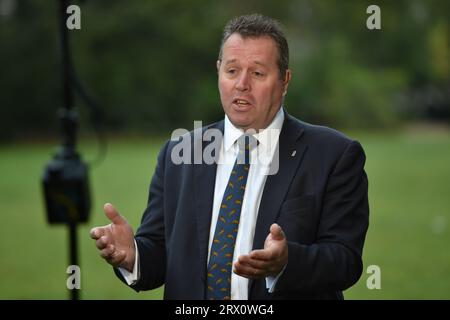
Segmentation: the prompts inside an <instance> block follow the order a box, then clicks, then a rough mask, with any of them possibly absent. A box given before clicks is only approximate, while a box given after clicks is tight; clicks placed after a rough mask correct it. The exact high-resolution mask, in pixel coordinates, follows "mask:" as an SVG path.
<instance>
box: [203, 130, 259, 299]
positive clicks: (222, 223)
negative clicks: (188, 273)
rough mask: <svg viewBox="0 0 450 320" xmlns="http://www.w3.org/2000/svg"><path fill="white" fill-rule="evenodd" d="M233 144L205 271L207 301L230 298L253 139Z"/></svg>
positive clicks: (247, 137)
mask: <svg viewBox="0 0 450 320" xmlns="http://www.w3.org/2000/svg"><path fill="white" fill-rule="evenodd" d="M237 142H238V145H239V153H238V156H237V158H236V162H235V163H234V166H233V169H232V170H231V174H230V178H229V179H228V184H227V186H226V188H225V192H224V194H223V199H222V203H221V204H220V210H219V216H218V218H217V224H216V230H215V232H214V239H213V242H212V245H211V252H210V258H209V263H208V269H207V290H206V298H207V299H213V300H224V299H230V297H231V267H232V263H233V253H234V246H235V242H236V236H237V232H238V228H239V218H240V215H241V208H242V202H243V199H244V193H245V185H246V183H247V177H248V172H249V169H250V150H251V149H252V147H253V146H254V145H255V144H254V142H256V139H254V138H253V137H252V136H241V137H240V138H239V139H238V141H237Z"/></svg>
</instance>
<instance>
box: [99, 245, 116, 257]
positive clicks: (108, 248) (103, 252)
mask: <svg viewBox="0 0 450 320" xmlns="http://www.w3.org/2000/svg"><path fill="white" fill-rule="evenodd" d="M115 250H116V249H115V248H114V246H113V245H112V244H110V245H108V246H106V248H105V249H103V250H100V256H101V257H102V258H103V259H106V260H108V259H111V258H112V255H113V253H114V251H115Z"/></svg>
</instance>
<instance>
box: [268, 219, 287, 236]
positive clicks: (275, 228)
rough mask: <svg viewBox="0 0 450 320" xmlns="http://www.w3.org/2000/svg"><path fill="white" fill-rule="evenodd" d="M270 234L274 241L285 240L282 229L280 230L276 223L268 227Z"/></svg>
mask: <svg viewBox="0 0 450 320" xmlns="http://www.w3.org/2000/svg"><path fill="white" fill-rule="evenodd" d="M270 234H271V235H272V238H273V239H274V240H284V238H285V235H284V232H283V229H281V227H280V226H279V225H278V224H276V223H273V224H272V225H271V226H270Z"/></svg>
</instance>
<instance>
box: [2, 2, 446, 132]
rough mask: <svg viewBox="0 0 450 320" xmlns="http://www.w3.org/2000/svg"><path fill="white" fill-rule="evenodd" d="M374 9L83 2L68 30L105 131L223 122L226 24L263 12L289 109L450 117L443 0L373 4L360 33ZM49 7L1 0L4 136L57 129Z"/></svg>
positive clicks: (336, 122) (339, 116) (322, 120)
mask: <svg viewBox="0 0 450 320" xmlns="http://www.w3.org/2000/svg"><path fill="white" fill-rule="evenodd" d="M5 3H6V5H5ZM370 4H372V3H371V2H370V1H345V2H344V1H337V0H323V1H312V0H280V1H276V2H274V1H256V0H250V1H245V2H242V1H238V0H230V1H226V2H225V1H218V2H216V1H208V0H190V1H181V0H152V1H137V0H134V1H133V0H132V1H128V2H127V3H126V4H125V3H124V2H122V1H118V0H111V1H96V0H89V1H86V2H83V3H80V4H79V5H80V7H81V12H82V18H81V24H82V28H81V30H79V31H72V32H71V36H72V39H71V40H72V48H73V56H74V64H75V66H76V69H77V70H78V73H79V77H80V79H81V80H82V82H84V83H85V85H86V87H87V88H88V91H89V92H90V93H91V94H92V95H93V96H95V97H96V98H97V100H99V101H100V102H101V103H102V105H104V106H105V111H106V117H105V121H106V122H107V124H108V127H109V129H110V130H114V131H118V132H123V131H128V132H130V131H137V132H161V131H162V130H164V131H170V130H173V129H175V128H177V127H185V128H192V125H193V121H194V120H202V121H203V122H204V123H209V122H212V121H215V120H218V119H220V118H221V117H222V114H223V112H222V109H221V106H220V100H219V95H218V90H217V75H216V66H215V62H216V59H217V54H218V51H219V45H220V38H221V32H222V28H223V26H224V24H225V23H226V21H228V20H229V19H230V18H231V17H233V16H236V15H240V14H245V13H253V12H259V13H262V14H266V15H269V16H272V17H274V18H277V19H279V20H280V21H281V22H282V23H283V24H284V25H285V29H286V33H287V36H288V40H289V43H290V49H291V52H290V55H291V68H292V70H293V72H294V76H293V80H292V82H291V86H290V88H289V94H288V96H287V100H286V105H287V108H288V110H289V112H291V113H293V114H295V115H296V116H298V117H300V118H302V119H304V120H306V121H311V122H316V123H319V124H326V125H332V126H339V127H344V126H345V127H364V128H366V127H387V126H392V125H395V124H397V123H398V122H399V121H401V120H402V119H411V118H412V119H417V118H424V117H425V118H426V117H428V118H430V117H433V118H439V119H441V120H442V119H444V120H446V121H449V119H450V92H449V88H450V67H449V61H450V48H449V30H448V28H449V24H448V21H449V16H450V2H448V1H445V0H441V1H439V0H431V1H425V0H401V1H379V3H378V5H379V6H380V8H381V26H382V29H381V30H374V31H371V30H368V29H367V28H366V19H367V17H368V15H367V14H366V8H367V6H368V5H370ZM11 8H12V9H11ZM56 10H57V7H56V1H17V0H0V19H1V21H0V24H1V28H0V36H1V38H0V63H1V77H0V88H1V95H0V99H1V100H0V139H3V140H4V139H11V138H14V137H17V136H20V135H26V136H29V135H32V134H35V133H39V132H41V133H49V132H52V133H54V132H55V131H56V130H57V128H56V127H55V125H56V121H55V120H56V109H57V107H58V106H59V104H60V100H61V99H60V86H61V85H60V66H59V56H58V33H57V31H58V29H57V28H58V22H57V16H56V12H57V11H56ZM80 107H82V106H81V104H80ZM81 109H82V111H83V112H84V110H85V108H83V107H82V108H81Z"/></svg>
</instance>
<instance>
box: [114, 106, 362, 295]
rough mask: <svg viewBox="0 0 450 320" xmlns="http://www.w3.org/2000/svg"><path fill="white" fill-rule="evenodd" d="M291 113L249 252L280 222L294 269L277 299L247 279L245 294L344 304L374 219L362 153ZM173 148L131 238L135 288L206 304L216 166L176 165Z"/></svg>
mask: <svg viewBox="0 0 450 320" xmlns="http://www.w3.org/2000/svg"><path fill="white" fill-rule="evenodd" d="M285 115H286V116H285V120H284V123H283V127H282V130H281V133H280V139H279V171H278V173H277V174H275V175H269V176H268V177H267V180H266V184H265V187H264V191H263V195H262V198H261V204H260V208H259V212H258V219H257V223H256V229H255V236H254V240H253V249H260V248H263V246H264V240H265V238H266V237H267V235H268V233H269V227H270V225H271V224H272V223H274V222H276V223H278V224H279V225H280V226H281V227H282V228H283V230H284V233H285V234H286V237H287V240H288V256H289V257H288V264H287V266H286V269H285V270H284V272H283V274H282V276H281V277H280V278H279V280H278V282H277V285H276V289H275V292H273V293H268V291H267V289H266V284H265V279H261V280H250V281H249V286H248V297H249V299H340V298H342V297H343V296H342V290H345V289H347V288H349V287H350V286H352V285H353V284H354V283H356V281H357V280H358V279H359V277H360V276H361V273H362V268H363V264H362V258H361V257H362V250H363V244H364V239H365V235H366V231H367V228H368V218H369V206H368V197H367V188H368V182H367V177H366V174H365V171H364V163H365V155H364V151H363V149H362V147H361V145H360V144H359V143H358V142H356V141H354V140H351V139H349V138H347V137H346V136H344V135H343V134H341V133H339V132H338V131H335V130H333V129H330V128H326V127H320V126H314V125H310V124H307V123H304V122H301V121H299V120H297V119H295V118H294V117H291V116H290V115H288V114H287V113H286V112H285ZM208 128H216V129H219V130H221V131H222V132H223V121H220V122H217V123H215V124H212V125H210V126H208V127H205V128H202V130H205V129H208ZM190 134H191V137H192V138H194V134H193V133H192V132H191V133H190ZM176 143H177V142H175V141H168V142H167V143H166V144H165V145H164V147H163V148H162V149H161V152H160V154H159V156H158V162H157V166H156V169H155V173H154V176H153V179H152V181H151V185H150V191H149V199H148V207H147V209H146V210H145V212H144V215H143V217H142V222H141V225H140V227H139V228H138V230H137V232H136V236H135V239H136V242H137V246H138V249H139V255H140V279H139V281H138V282H137V283H136V284H135V285H133V286H132V287H133V288H134V289H135V290H137V291H139V290H149V289H154V288H157V287H159V286H161V285H165V291H164V298H165V299H204V298H205V287H206V286H205V283H206V267H207V261H206V260H207V256H208V240H209V239H208V238H209V231H210V224H211V214H212V206H213V197H214V185H215V177H216V168H217V165H215V164H212V165H207V164H179V165H176V164H174V163H173V162H172V161H171V156H170V155H171V150H172V148H173V147H174V145H175V144H176ZM195 143H201V144H202V147H203V148H204V147H205V146H206V145H207V143H206V142H203V143H202V142H201V141H195ZM192 148H194V144H192ZM293 151H296V152H295V155H294V156H292V154H293ZM248 190H251V189H248ZM116 273H117V272H116ZM122 280H123V279H122Z"/></svg>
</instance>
